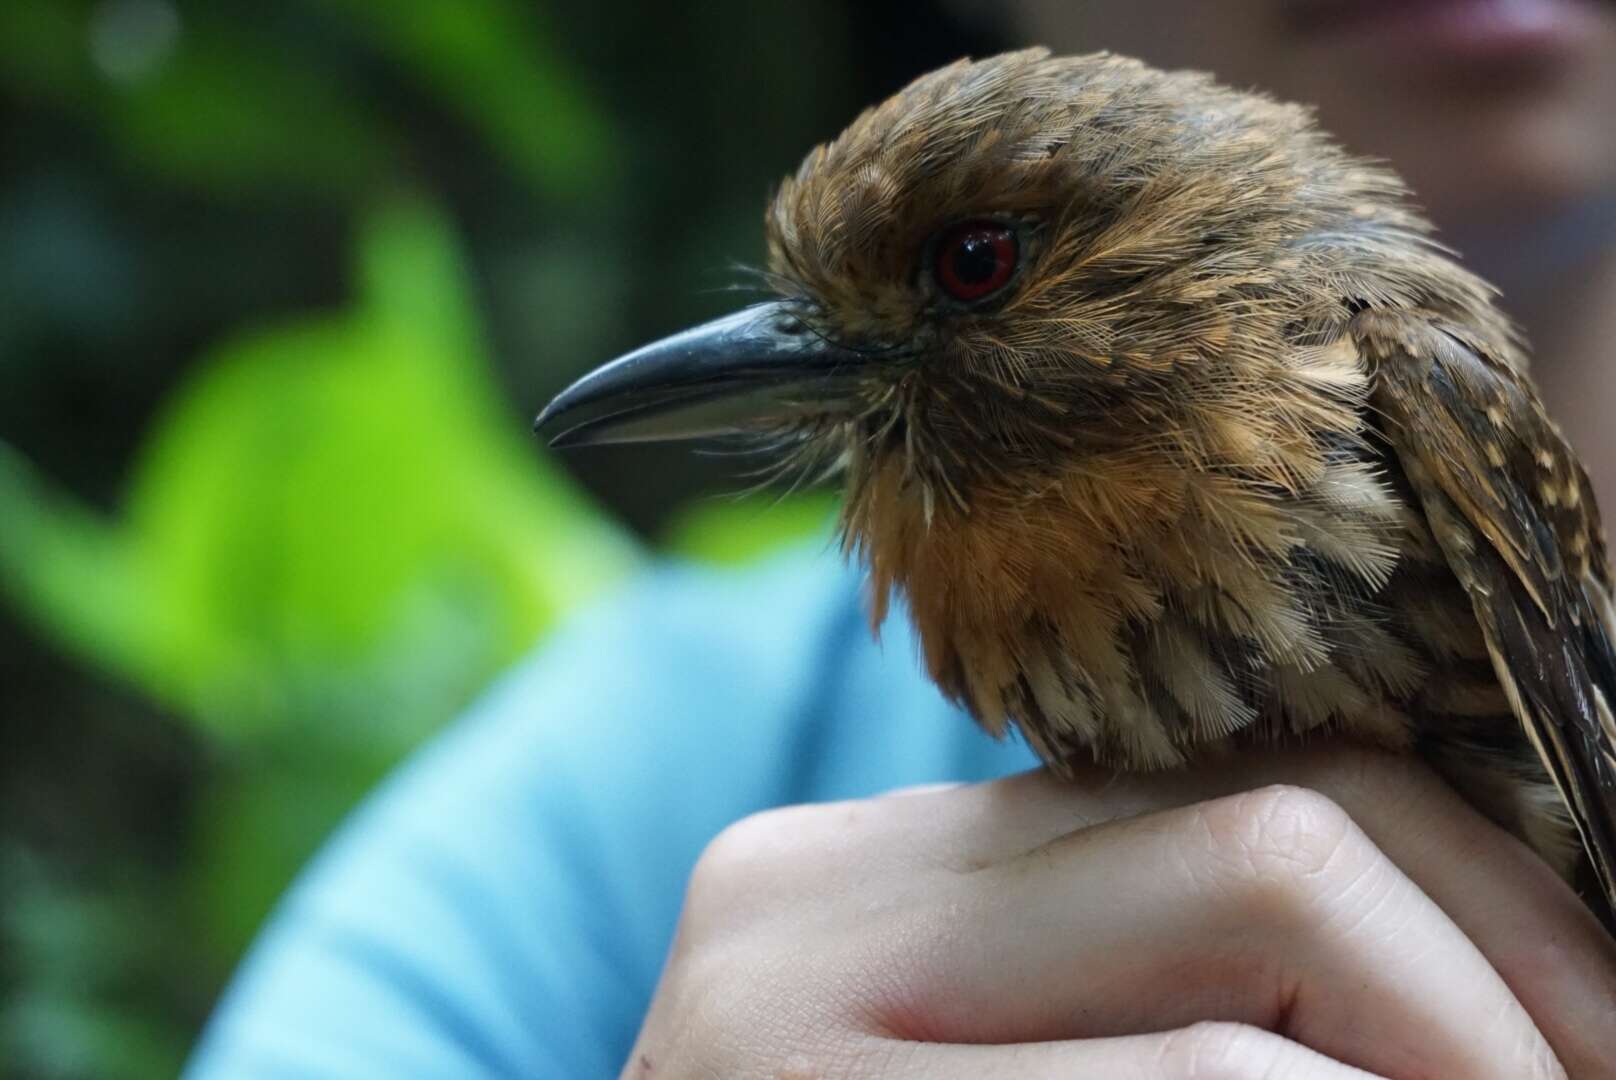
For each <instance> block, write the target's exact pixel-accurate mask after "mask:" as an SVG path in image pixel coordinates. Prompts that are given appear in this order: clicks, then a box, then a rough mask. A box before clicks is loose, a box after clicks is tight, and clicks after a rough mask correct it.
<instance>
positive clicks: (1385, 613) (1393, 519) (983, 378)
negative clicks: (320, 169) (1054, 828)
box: [536, 48, 1616, 919]
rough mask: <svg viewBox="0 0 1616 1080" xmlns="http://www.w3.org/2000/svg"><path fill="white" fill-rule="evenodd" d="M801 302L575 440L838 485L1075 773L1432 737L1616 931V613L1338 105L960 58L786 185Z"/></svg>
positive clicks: (1519, 412) (655, 366)
mask: <svg viewBox="0 0 1616 1080" xmlns="http://www.w3.org/2000/svg"><path fill="white" fill-rule="evenodd" d="M764 234H765V240H766V249H767V253H768V264H767V269H766V270H764V271H762V274H763V278H764V280H765V281H766V282H767V285H768V288H769V290H770V294H771V298H770V299H768V300H766V301H764V302H760V303H756V304H753V305H751V306H749V307H746V308H743V309H742V310H740V311H738V312H735V313H734V314H731V315H728V316H724V317H722V318H719V319H716V320H713V321H711V322H709V323H706V324H703V325H701V326H698V327H696V328H694V329H690V330H686V331H684V332H682V333H678V334H675V335H673V336H672V337H669V338H666V339H663V340H661V341H658V342H654V343H652V344H650V345H647V346H644V347H642V348H639V349H636V350H635V351H633V352H631V353H629V354H627V355H625V356H623V357H621V358H619V359H617V360H615V361H613V362H611V363H609V364H607V365H605V366H603V367H601V368H599V369H598V370H595V371H593V372H591V373H590V374H588V375H585V376H584V377H583V378H581V379H579V380H578V381H576V382H575V383H573V384H572V385H571V386H570V387H568V388H567V389H566V390H564V391H563V392H562V393H561V394H559V395H558V396H557V397H556V398H555V399H554V400H553V401H551V402H550V404H549V405H548V406H547V407H546V408H545V409H544V411H543V412H542V413H541V414H540V416H539V418H538V421H537V424H536V426H537V427H538V429H540V431H541V432H549V433H550V434H551V435H552V438H551V442H552V444H553V445H556V446H572V445H588V444H599V443H608V442H636V441H648V440H664V439H691V438H709V439H721V440H728V439H739V440H741V441H742V443H743V444H744V445H745V446H746V447H747V448H748V449H751V450H756V451H758V452H761V453H764V454H766V455H768V460H769V461H770V462H772V463H773V467H774V469H775V470H777V472H778V475H780V476H782V477H795V478H800V479H824V480H832V481H837V482H839V483H840V484H841V486H842V501H841V510H840V518H839V532H840V538H841V544H842V546H843V548H844V550H845V552H846V554H847V555H848V557H849V558H851V559H853V560H855V561H856V562H857V563H859V564H860V565H861V566H862V568H863V570H864V573H865V576H866V581H867V585H868V593H869V607H870V611H871V621H872V625H873V626H874V627H876V628H877V629H878V628H879V626H880V625H881V623H882V622H883V621H884V619H885V618H886V617H887V614H888V610H889V607H890V605H891V604H892V602H893V601H894V599H898V600H901V601H902V603H903V606H904V607H905V608H906V610H907V612H908V617H909V618H910V619H911V620H912V622H913V625H914V628H915V631H916V634H917V638H918V641H919V643H920V653H921V657H922V662H923V663H924V666H925V668H926V671H927V673H928V674H929V676H930V678H931V679H932V680H933V681H934V682H935V683H936V684H937V686H938V687H939V688H940V690H941V691H942V693H943V694H944V695H945V696H946V697H948V698H949V699H950V700H952V701H953V702H955V703H956V704H958V705H959V706H961V707H963V709H964V710H965V711H966V712H968V713H969V714H970V715H971V716H972V717H973V718H974V719H975V720H976V722H977V723H979V724H980V725H981V726H982V727H983V728H984V729H985V730H986V731H987V732H989V733H990V734H992V735H994V736H996V737H1004V736H1005V735H1006V734H1007V733H1009V732H1010V731H1012V730H1019V731H1020V733H1021V735H1022V737H1023V738H1024V739H1025V740H1026V742H1027V743H1028V744H1029V745H1030V746H1031V747H1032V749H1033V750H1035V751H1036V752H1037V754H1038V755H1039V756H1040V757H1041V758H1042V759H1043V760H1044V761H1045V762H1046V763H1048V765H1049V767H1050V768H1052V769H1053V770H1055V771H1056V772H1057V773H1061V772H1067V773H1069V772H1070V771H1071V770H1072V769H1073V768H1074V767H1075V766H1076V764H1077V763H1080V762H1095V763H1098V764H1099V765H1101V766H1104V767H1106V768H1110V769H1114V770H1157V769H1168V768H1177V767H1184V766H1188V765H1191V764H1193V763H1194V762H1196V761H1202V760H1206V759H1207V758H1208V757H1209V756H1211V755H1215V754H1220V753H1224V752H1228V751H1231V750H1232V751H1238V750H1239V749H1241V748H1244V747H1252V746H1260V745H1267V744H1283V743H1290V742H1296V741H1301V740H1305V739H1310V738H1314V737H1318V736H1325V735H1337V736H1341V737H1345V738H1347V739H1351V740H1357V741H1359V742H1364V743H1368V744H1371V745H1374V746H1379V747H1383V748H1386V749H1389V750H1391V751H1394V752H1398V753H1409V754H1417V755H1419V756H1421V757H1423V758H1424V759H1425V760H1426V761H1427V762H1429V763H1430V764H1431V766H1432V767H1434V769H1435V770H1436V771H1437V772H1438V773H1440V774H1441V775H1442V776H1443V777H1445V778H1446V780H1447V781H1448V782H1449V783H1450V784H1452V786H1454V787H1455V788H1456V789H1457V790H1458V791H1459V792H1460V793H1461V794H1462V795H1463V796H1464V797H1465V798H1466V799H1467V800H1468V801H1469V802H1470V803H1471V804H1472V805H1474V806H1475V807H1476V808H1477V809H1479V810H1480V811H1482V812H1483V813H1484V814H1485V815H1487V816H1488V817H1489V818H1491V819H1492V820H1493V821H1494V822H1496V823H1497V824H1498V825H1500V826H1501V827H1503V828H1504V829H1506V830H1508V831H1509V832H1511V833H1513V834H1515V835H1516V836H1517V837H1519V838H1520V839H1521V840H1523V841H1525V842H1526V843H1527V844H1528V845H1529V846H1530V847H1531V848H1533V849H1534V850H1535V851H1536V852H1537V853H1538V854H1539V855H1540V856H1542V858H1543V859H1544V860H1545V861H1547V862H1548V863H1549V864H1550V865H1551V866H1552V867H1553V868H1554V869H1555V870H1556V871H1557V872H1559V873H1560V874H1561V875H1562V876H1564V877H1565V878H1566V879H1567V880H1568V881H1570V882H1571V883H1572V884H1573V885H1574V886H1576V887H1578V888H1579V889H1580V890H1581V891H1582V892H1583V893H1584V895H1585V899H1587V901H1588V903H1589V904H1590V906H1592V907H1594V908H1595V910H1596V911H1602V912H1603V913H1604V914H1605V915H1606V917H1607V919H1608V916H1609V912H1610V910H1611V908H1612V906H1613V905H1616V720H1613V718H1612V703H1613V702H1616V650H1613V647H1612V641H1613V639H1616V615H1613V606H1612V580H1611V570H1610V565H1609V562H1608V559H1607V555H1606V541H1605V535H1604V532H1603V530H1602V528H1601V525H1600V520H1599V511H1598V509H1597V507H1596V505H1595V502H1594V495H1593V491H1592V489H1591V487H1590V484H1589V480H1588V476H1587V474H1586V472H1585V470H1584V468H1583V466H1582V465H1581V464H1580V463H1579V461H1578V459H1577V457H1576V456H1575V454H1574V452H1573V451H1572V449H1571V447H1570V446H1569V445H1568V444H1567V442H1566V439H1565V438H1564V436H1563V434H1562V432H1561V430H1560V428H1559V427H1558V426H1556V424H1555V423H1554V421H1553V420H1552V419H1551V418H1550V417H1549V416H1548V415H1547V413H1546V412H1545V410H1544V407H1543V405H1542V403H1541V401H1540V400H1539V397H1538V395H1537V392H1536V390H1535V389H1534V386H1533V383H1532V380H1531V377H1530V375H1529V371H1528V357H1527V349H1526V345H1525V342H1524V338H1523V336H1522V335H1521V333H1520V332H1519V331H1518V330H1517V328H1516V327H1515V326H1514V325H1513V324H1512V323H1511V322H1510V321H1509V319H1508V318H1507V317H1506V316H1505V315H1504V314H1503V312H1502V311H1501V309H1500V308H1499V306H1498V304H1497V294H1496V291H1495V290H1494V289H1493V288H1492V287H1491V286H1490V285H1489V284H1488V283H1486V282H1485V281H1483V280H1482V279H1481V278H1480V277H1478V276H1477V275H1476V274H1474V273H1472V272H1471V271H1469V270H1468V269H1466V268H1464V267H1463V266H1462V265H1461V263H1460V261H1459V258H1458V256H1457V255H1456V254H1455V253H1454V252H1452V251H1450V250H1449V249H1447V248H1446V247H1444V246H1443V245H1441V244H1440V243H1439V242H1438V241H1437V240H1436V239H1435V237H1434V230H1433V227H1432V226H1431V224H1430V223H1429V222H1428V221H1427V220H1426V219H1425V218H1424V217H1423V216H1422V215H1421V213H1420V212H1419V211H1418V209H1417V208H1416V206H1415V204H1414V202H1413V196H1412V194H1411V193H1410V192H1409V191H1408V189H1407V188H1406V186H1405V185H1404V184H1403V183H1402V181H1401V180H1400V179H1399V178H1398V177H1397V175H1396V174H1395V173H1394V172H1393V171H1391V170H1390V169H1389V168H1388V167H1386V166H1384V165H1382V164H1379V163H1375V162H1371V161H1368V160H1366V159H1363V158H1360V157H1357V156H1354V155H1353V154H1351V153H1349V152H1347V151H1346V150H1344V149H1343V148H1342V147H1340V146H1339V145H1338V144H1337V143H1336V142H1335V141H1333V140H1332V139H1331V138H1330V136H1329V135H1327V134H1326V133H1325V132H1323V131H1322V130H1321V129H1320V127H1319V126H1318V124H1317V123H1316V122H1315V119H1314V117H1313V115H1312V112H1311V110H1309V109H1308V108H1306V107H1303V106H1298V105H1294V104H1288V103H1284V102H1280V101H1277V100H1275V99H1273V98H1271V97H1268V96H1266V95H1263V94H1261V93H1255V92H1248V91H1243V90H1237V89H1232V88H1229V87H1226V86H1224V85H1222V84H1220V83H1218V82H1217V81H1216V80H1215V79H1214V78H1213V77H1212V76H1211V75H1208V74H1205V73H1199V72H1185V71H1163V70H1159V69H1156V68H1154V67H1151V66H1149V65H1147V64H1144V63H1142V62H1140V61H1137V60H1134V59H1131V58H1128V57H1124V56H1120V55H1114V54H1110V53H1103V52H1102V53H1093V54H1088V55H1078V56H1055V55H1052V54H1051V53H1050V52H1049V51H1048V50H1045V49H1041V48H1038V49H1028V50H1022V51H1017V52H1011V53H1006V54H1003V55H998V56H993V57H989V58H986V59H980V60H974V61H973V60H961V61H958V62H956V63H954V64H951V65H949V66H946V67H943V68H941V69H939V70H936V71H933V72H931V73H929V74H926V75H923V76H921V77H920V78H918V79H916V80H915V81H914V82H912V83H911V84H909V85H908V86H906V87H905V88H903V89H902V90H900V91H899V92H898V93H896V94H895V95H894V96H892V97H891V98H890V99H888V100H887V101H885V102H884V103H882V104H880V105H878V106H875V107H873V108H871V109H868V110H866V111H865V112H864V113H862V114H861V115H860V116H858V117H857V118H856V119H855V120H854V121H853V122H852V124H851V125H849V126H848V127H847V128H846V130H845V131H844V132H843V133H842V134H841V135H839V136H838V137H837V138H835V139H834V140H832V141H829V142H827V143H825V144H823V145H821V146H819V147H817V148H816V149H814V150H813V151H811V152H810V153H809V154H808V155H807V157H806V158H805V159H804V160H803V162H802V163H801V165H800V167H798V168H797V170H796V171H795V172H794V173H792V174H790V175H788V176H787V177H786V178H785V179H784V180H783V181H782V182H781V183H780V185H779V186H778V188H777V190H776V191H775V192H774V194H773V196H772V199H771V201H770V203H769V205H768V208H767V211H766V213H765V219H764Z"/></svg>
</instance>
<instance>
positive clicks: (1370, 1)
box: [1287, 0, 1599, 59]
mask: <svg viewBox="0 0 1616 1080" xmlns="http://www.w3.org/2000/svg"><path fill="white" fill-rule="evenodd" d="M1598 7H1599V4H1597V3H1594V2H1593V0H1296V2H1295V3H1292V4H1291V5H1289V10H1288V12H1287V16H1288V19H1287V21H1288V22H1289V24H1290V26H1291V28H1292V30H1293V31H1294V32H1295V33H1296V34H1297V36H1298V37H1302V38H1315V39H1317V38H1357V39H1360V40H1373V41H1374V42H1376V43H1377V44H1381V45H1385V46H1390V47H1394V48H1395V47H1397V46H1404V47H1410V48H1414V49H1418V50H1420V51H1421V52H1422V53H1424V54H1425V55H1428V56H1447V57H1450V58H1461V59H1462V58H1474V59H1486V58H1489V57H1495V58H1508V57H1514V56H1531V55H1534V54H1535V55H1545V56H1548V55H1554V54H1557V53H1561V52H1564V51H1565V50H1567V49H1570V48H1573V47H1575V46H1576V45H1577V44H1578V42H1579V41H1581V40H1582V39H1583V38H1584V36H1585V35H1586V34H1587V33H1589V32H1590V30H1592V29H1597V27H1593V26H1592V25H1591V24H1593V23H1594V22H1595V20H1596V16H1597V9H1598Z"/></svg>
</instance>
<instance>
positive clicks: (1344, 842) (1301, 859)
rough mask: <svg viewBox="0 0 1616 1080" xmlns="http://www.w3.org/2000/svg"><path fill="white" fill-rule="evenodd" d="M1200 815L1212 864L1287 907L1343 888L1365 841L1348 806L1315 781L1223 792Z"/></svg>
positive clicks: (1243, 887) (1251, 891)
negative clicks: (1316, 787) (1322, 791)
mask: <svg viewBox="0 0 1616 1080" xmlns="http://www.w3.org/2000/svg"><path fill="white" fill-rule="evenodd" d="M1197 823H1198V824H1199V826H1200V835H1201V836H1202V837H1204V839H1205V841H1206V846H1207V854H1208V855H1209V857H1210V859H1211V865H1212V867H1213V868H1214V872H1215V873H1217V874H1219V875H1220V876H1221V877H1223V878H1224V879H1225V881H1226V882H1227V883H1229V884H1232V885H1234V886H1235V887H1237V888H1238V889H1239V891H1241V892H1242V893H1245V894H1248V895H1251V896H1252V897H1253V898H1254V899H1259V900H1266V901H1270V902H1274V903H1278V904H1280V905H1283V906H1286V907H1295V906H1297V905H1298V904H1303V905H1305V904H1307V903H1310V902H1311V901H1312V900H1313V899H1315V898H1316V897H1317V896H1318V895H1319V894H1320V893H1321V892H1322V891H1327V890H1334V889H1336V888H1339V887H1340V885H1341V883H1342V878H1343V876H1345V875H1348V874H1355V873H1356V872H1358V870H1359V863H1360V859H1359V858H1358V856H1359V855H1360V854H1361V852H1362V848H1363V847H1364V842H1363V840H1362V836H1361V834H1360V833H1359V832H1358V830H1357V828H1356V826H1355V825H1353V823H1352V819H1351V817H1349V816H1348V814H1347V812H1346V811H1345V810H1343V809H1342V808H1341V807H1340V806H1339V805H1337V804H1336V803H1335V802H1334V801H1333V800H1331V799H1330V798H1329V797H1328V796H1325V795H1323V794H1320V793H1319V792H1317V791H1314V790H1311V789H1309V788H1303V787H1294V786H1290V785H1275V786H1271V787H1265V788H1259V789H1257V790H1255V791H1250V792H1246V793H1244V794H1241V795H1234V796H1231V797H1229V798H1225V799H1217V800H1214V801H1212V802H1209V803H1204V804H1202V805H1201V807H1200V808H1199V815H1198V821H1197Z"/></svg>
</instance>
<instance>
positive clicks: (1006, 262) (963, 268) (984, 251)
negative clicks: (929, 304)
mask: <svg viewBox="0 0 1616 1080" xmlns="http://www.w3.org/2000/svg"><path fill="white" fill-rule="evenodd" d="M1019 257H1020V252H1019V251H1018V250H1017V245H1016V234H1015V233H1014V232H1012V231H1011V230H1009V229H1007V228H1005V227H1004V226H1003V225H996V224H994V223H993V222H991V221H967V222H966V223H965V224H963V225H956V226H954V227H953V228H952V229H949V230H948V231H947V232H946V233H944V234H943V239H942V241H941V242H940V243H939V244H938V245H937V284H939V285H941V286H942V287H943V291H944V292H945V293H947V294H948V295H949V296H952V297H953V298H954V299H956V300H965V301H971V300H980V299H982V297H984V296H986V295H988V293H991V292H993V291H995V290H996V289H1000V288H1003V287H1004V283H1005V282H1007V281H1009V280H1010V275H1011V274H1013V273H1015V270H1016V260H1017V259H1018V258H1019Z"/></svg>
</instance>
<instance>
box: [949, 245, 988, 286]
mask: <svg viewBox="0 0 1616 1080" xmlns="http://www.w3.org/2000/svg"><path fill="white" fill-rule="evenodd" d="M995 239H996V238H995V237H994V236H993V234H991V233H985V232H978V233H969V234H967V235H965V236H963V237H961V238H960V241H959V243H958V244H956V245H954V277H956V278H957V279H958V280H959V282H960V284H962V285H980V284H982V283H983V282H984V281H991V280H992V279H993V275H994V274H996V273H998V271H999V245H998V244H996V243H995V242H994V240H995Z"/></svg>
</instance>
